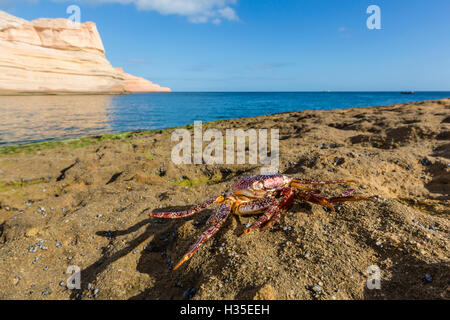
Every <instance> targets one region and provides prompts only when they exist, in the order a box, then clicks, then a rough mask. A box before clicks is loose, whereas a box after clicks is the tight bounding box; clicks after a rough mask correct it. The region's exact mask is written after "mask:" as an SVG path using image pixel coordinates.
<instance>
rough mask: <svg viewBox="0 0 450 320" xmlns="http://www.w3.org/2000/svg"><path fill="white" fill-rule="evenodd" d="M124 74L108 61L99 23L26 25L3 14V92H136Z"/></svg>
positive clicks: (0, 74) (0, 31) (53, 21)
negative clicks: (128, 83)
mask: <svg viewBox="0 0 450 320" xmlns="http://www.w3.org/2000/svg"><path fill="white" fill-rule="evenodd" d="M124 75H125V74H124V73H123V72H122V71H120V70H117V69H115V68H113V67H112V66H111V64H110V63H109V61H108V60H107V59H106V57H105V49H104V47H103V43H102V40H101V38H100V35H99V33H98V30H97V27H96V25H95V23H92V22H86V23H82V24H78V23H73V22H70V21H69V20H66V19H37V20H34V21H26V20H24V19H20V18H17V17H14V16H12V15H10V14H8V13H6V12H3V11H0V94H14V93H113V94H121V93H127V92H133V91H132V90H129V89H127V88H128V87H129V86H127V83H126V79H125V76H124ZM143 80H145V79H143ZM149 83H151V82H149ZM130 88H131V89H132V88H133V86H131V87H130ZM159 88H161V87H159V86H157V85H154V84H152V85H151V86H149V85H148V86H143V87H139V92H153V91H158V90H159ZM165 89H168V88H161V91H167V90H165ZM169 90H170V89H169Z"/></svg>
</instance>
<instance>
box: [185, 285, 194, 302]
mask: <svg viewBox="0 0 450 320" xmlns="http://www.w3.org/2000/svg"><path fill="white" fill-rule="evenodd" d="M196 292H197V290H196V289H195V288H189V289H187V290H186V291H185V292H184V293H183V299H184V300H190V299H192V297H193V296H194V295H195V293H196Z"/></svg>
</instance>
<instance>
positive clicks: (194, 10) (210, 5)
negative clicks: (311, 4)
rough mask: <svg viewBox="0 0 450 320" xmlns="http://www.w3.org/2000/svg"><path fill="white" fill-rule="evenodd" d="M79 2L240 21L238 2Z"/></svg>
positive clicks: (195, 18) (197, 18)
mask: <svg viewBox="0 0 450 320" xmlns="http://www.w3.org/2000/svg"><path fill="white" fill-rule="evenodd" d="M0 1H2V0H0ZM53 1H62V0H53ZM72 1H73V0H72ZM78 2H85V3H90V4H102V3H120V4H134V5H136V7H137V8H138V9H139V10H148V11H156V12H158V13H160V14H163V15H172V14H174V15H180V16H185V17H186V18H187V19H188V20H189V21H190V22H192V23H206V22H213V23H215V24H219V23H221V22H222V20H223V19H225V20H230V21H239V17H238V15H237V14H236V11H235V10H234V9H233V8H231V7H230V6H231V5H235V4H236V3H237V0H79V1H78Z"/></svg>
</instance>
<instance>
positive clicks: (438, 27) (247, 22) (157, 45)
mask: <svg viewBox="0 0 450 320" xmlns="http://www.w3.org/2000/svg"><path fill="white" fill-rule="evenodd" d="M71 4H77V5H78V6H79V7H80V8H81V20H82V22H84V21H94V22H95V23H97V27H98V29H99V31H100V34H101V36H102V39H103V43H104V46H105V49H106V55H107V58H108V59H109V60H110V61H111V63H112V65H113V66H116V67H123V68H124V69H125V70H126V71H127V72H129V73H133V74H135V75H139V76H143V77H146V78H148V79H150V80H152V81H153V82H155V83H158V84H160V85H163V86H168V87H170V88H172V89H173V90H174V91H316V90H319V91H321V90H333V91H334V90H339V91H365V90H373V91H383V90H387V91H391V90H392V91H397V90H430V91H433V90H436V91H438V90H442V91H450V1H448V0H427V1H426V0H408V1H407V0H386V1H382V0H371V1H363V0H340V1H336V0H165V1H162V0H84V1H74V0H72V1H64V0H53V1H51V0H0V9H3V10H6V11H7V12H9V13H11V14H13V15H16V16H19V17H22V18H25V19H28V20H31V19H36V18H40V17H50V18H56V17H68V16H69V15H68V14H67V13H66V8H67V7H68V6H69V5H71ZM369 5H378V6H379V7H380V9H381V27H382V29H381V30H369V29H368V28H367V26H366V20H367V18H368V17H369V16H370V15H369V14H367V13H366V9H367V7H368V6H369Z"/></svg>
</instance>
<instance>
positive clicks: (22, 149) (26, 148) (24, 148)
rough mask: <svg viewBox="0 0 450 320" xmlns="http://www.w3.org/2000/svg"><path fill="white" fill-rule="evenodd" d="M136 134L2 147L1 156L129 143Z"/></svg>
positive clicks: (124, 133) (129, 132)
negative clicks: (101, 144) (104, 142)
mask: <svg viewBox="0 0 450 320" xmlns="http://www.w3.org/2000/svg"><path fill="white" fill-rule="evenodd" d="M133 133H134V132H131V131H128V132H121V133H114V134H113V133H111V134H104V135H99V136H92V137H84V138H78V139H69V140H59V141H45V142H37V143H32V144H25V145H17V146H5V147H0V156H1V155H8V154H17V153H25V154H33V153H36V152H37V151H41V150H49V149H54V148H57V147H64V148H68V149H78V148H83V147H87V146H90V145H94V144H97V143H100V142H103V141H128V140H129V139H130V137H131V135H132V134H133Z"/></svg>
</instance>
